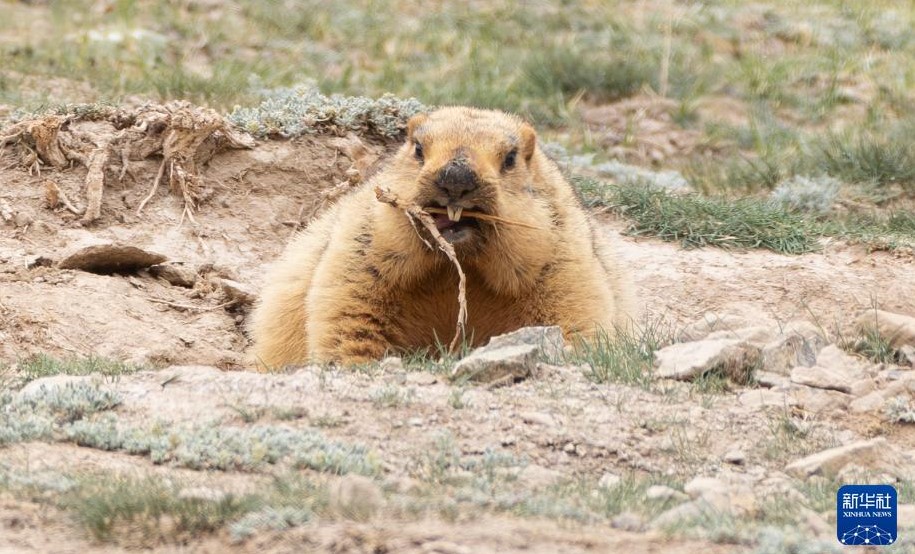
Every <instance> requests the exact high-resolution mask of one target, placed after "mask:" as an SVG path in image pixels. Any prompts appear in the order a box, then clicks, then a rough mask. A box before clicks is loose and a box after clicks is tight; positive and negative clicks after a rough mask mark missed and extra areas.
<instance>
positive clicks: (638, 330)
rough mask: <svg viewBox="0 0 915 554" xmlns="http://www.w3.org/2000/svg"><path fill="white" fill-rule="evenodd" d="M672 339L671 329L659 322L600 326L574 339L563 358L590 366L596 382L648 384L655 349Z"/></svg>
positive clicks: (588, 374)
mask: <svg viewBox="0 0 915 554" xmlns="http://www.w3.org/2000/svg"><path fill="white" fill-rule="evenodd" d="M670 340H671V331H670V329H667V328H666V327H664V326H663V325H661V324H660V323H657V322H654V323H652V322H649V323H646V324H644V325H641V326H635V327H633V328H632V329H617V328H615V329H612V330H604V329H601V330H599V331H598V332H597V333H596V334H595V335H594V336H593V337H590V338H582V339H580V340H577V341H575V342H574V343H573V346H574V350H573V351H572V353H571V354H570V355H568V356H567V357H566V359H565V360H564V362H566V363H572V364H578V365H585V366H587V368H588V370H587V371H586V375H587V377H588V378H589V379H591V380H592V381H594V382H596V383H625V384H631V385H640V386H643V387H647V386H648V385H649V384H650V383H651V381H652V364H653V362H654V353H655V351H656V350H657V349H658V348H660V347H661V346H663V345H664V344H667V343H669V342H670Z"/></svg>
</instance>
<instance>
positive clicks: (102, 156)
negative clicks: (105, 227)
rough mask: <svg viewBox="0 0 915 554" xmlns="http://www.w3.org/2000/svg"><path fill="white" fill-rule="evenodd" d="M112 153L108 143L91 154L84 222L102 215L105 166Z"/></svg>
mask: <svg viewBox="0 0 915 554" xmlns="http://www.w3.org/2000/svg"><path fill="white" fill-rule="evenodd" d="M110 153H111V151H110V150H109V149H108V145H107V144H106V145H104V146H100V147H98V148H96V149H95V150H93V151H92V152H91V153H90V154H89V165H88V167H89V173H88V174H87V175H86V213H85V214H84V215H83V219H82V221H83V223H91V222H93V221H95V220H96V219H98V218H99V217H100V216H101V213H102V191H103V190H104V188H105V166H107V165H108V157H109V155H110Z"/></svg>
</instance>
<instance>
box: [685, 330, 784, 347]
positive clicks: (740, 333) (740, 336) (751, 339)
mask: <svg viewBox="0 0 915 554" xmlns="http://www.w3.org/2000/svg"><path fill="white" fill-rule="evenodd" d="M774 338H775V331H774V330H773V329H772V328H771V327H764V326H761V325H756V326H753V327H742V328H740V329H723V330H720V331H714V332H712V333H709V335H708V336H707V337H705V339H703V340H714V339H736V340H739V341H742V342H746V343H749V344H752V345H754V346H758V347H760V348H761V347H763V346H764V345H766V344H768V343H769V342H770V341H772V340H773V339H774Z"/></svg>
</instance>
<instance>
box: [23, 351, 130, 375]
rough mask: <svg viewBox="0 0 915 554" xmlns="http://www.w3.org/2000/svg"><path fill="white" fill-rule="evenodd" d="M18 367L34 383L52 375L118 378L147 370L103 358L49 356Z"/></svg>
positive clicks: (24, 360)
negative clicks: (97, 375) (94, 375)
mask: <svg viewBox="0 0 915 554" xmlns="http://www.w3.org/2000/svg"><path fill="white" fill-rule="evenodd" d="M16 367H17V369H18V372H19V373H20V375H21V376H22V377H23V378H24V379H25V380H26V381H34V380H35V379H40V378H42V377H50V376H52V375H92V374H99V375H104V376H107V377H117V376H118V375H125V374H130V373H136V372H137V371H142V370H144V369H147V368H146V367H144V366H141V365H135V364H131V363H128V362H122V361H119V360H113V359H110V358H104V357H101V356H91V355H90V356H86V357H70V358H63V359H61V358H55V357H53V356H49V355H47V354H36V355H34V356H29V357H28V358H25V359H22V360H20V361H19V362H18V363H17V364H16Z"/></svg>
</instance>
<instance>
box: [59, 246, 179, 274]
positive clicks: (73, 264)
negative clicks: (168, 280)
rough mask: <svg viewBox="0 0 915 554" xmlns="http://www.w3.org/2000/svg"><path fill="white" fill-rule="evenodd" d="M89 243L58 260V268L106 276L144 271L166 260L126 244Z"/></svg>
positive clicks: (160, 255) (163, 257) (156, 254)
mask: <svg viewBox="0 0 915 554" xmlns="http://www.w3.org/2000/svg"><path fill="white" fill-rule="evenodd" d="M91 242H92V244H89V245H88V246H78V247H76V248H74V249H72V251H71V252H70V253H69V254H67V255H65V256H64V257H63V259H61V260H60V263H59V264H58V267H59V268H61V269H78V270H81V271H88V272H90V273H99V274H103V275H107V274H111V273H120V272H124V273H127V272H132V271H136V270H138V269H145V268H147V267H149V266H152V265H156V264H161V263H162V262H164V261H165V260H166V259H168V258H167V257H166V256H164V255H162V254H158V253H156V252H150V251H148V250H143V249H142V248H138V247H136V246H131V245H127V244H118V243H114V242H111V241H100V240H93V241H91Z"/></svg>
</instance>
